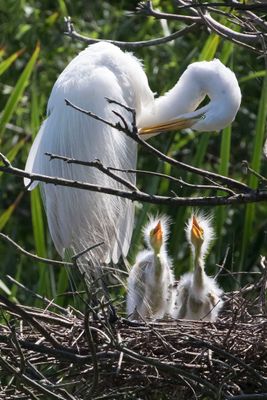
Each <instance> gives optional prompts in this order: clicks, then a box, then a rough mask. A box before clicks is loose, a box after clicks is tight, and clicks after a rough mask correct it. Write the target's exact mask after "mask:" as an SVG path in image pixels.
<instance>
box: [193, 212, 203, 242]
mask: <svg viewBox="0 0 267 400" xmlns="http://www.w3.org/2000/svg"><path fill="white" fill-rule="evenodd" d="M203 233H204V231H203V229H202V228H201V226H200V225H199V224H198V222H197V219H196V217H195V216H194V215H193V221H192V231H191V234H192V237H193V238H194V239H201V240H203Z"/></svg>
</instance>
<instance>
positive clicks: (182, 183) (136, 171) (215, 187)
mask: <svg viewBox="0 0 267 400" xmlns="http://www.w3.org/2000/svg"><path fill="white" fill-rule="evenodd" d="M108 169H110V170H112V171H120V172H125V173H127V174H140V175H151V176H158V177H160V178H164V179H168V180H169V181H172V182H175V183H177V184H179V185H180V186H181V187H182V186H186V187H190V188H192V189H204V190H221V191H225V192H226V193H229V194H231V195H235V194H236V193H235V192H234V191H233V190H231V189H229V188H226V187H224V186H220V185H216V184H214V185H198V184H194V183H188V182H185V181H184V180H183V179H182V178H175V177H174V176H171V175H167V174H163V173H161V172H154V171H146V170H140V169H122V168H114V167H108Z"/></svg>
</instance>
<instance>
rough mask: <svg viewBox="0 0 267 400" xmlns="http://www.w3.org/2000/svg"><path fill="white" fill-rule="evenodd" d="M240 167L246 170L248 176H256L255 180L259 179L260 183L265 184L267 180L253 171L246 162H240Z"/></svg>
mask: <svg viewBox="0 0 267 400" xmlns="http://www.w3.org/2000/svg"><path fill="white" fill-rule="evenodd" d="M242 165H243V166H244V167H245V168H246V172H249V173H250V174H252V175H254V176H256V178H258V179H260V180H261V181H262V182H267V178H265V176H263V175H261V174H259V173H258V172H257V171H255V170H254V169H252V168H251V167H250V166H249V163H248V162H247V161H246V160H243V161H242Z"/></svg>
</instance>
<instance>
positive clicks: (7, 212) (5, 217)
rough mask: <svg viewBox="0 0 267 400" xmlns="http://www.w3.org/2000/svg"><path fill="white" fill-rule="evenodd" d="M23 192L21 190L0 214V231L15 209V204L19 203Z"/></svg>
mask: <svg viewBox="0 0 267 400" xmlns="http://www.w3.org/2000/svg"><path fill="white" fill-rule="evenodd" d="M23 193H24V192H21V193H20V194H19V195H18V197H17V198H16V200H15V201H14V203H12V204H11V205H10V206H9V207H8V208H7V209H6V210H5V211H4V212H3V213H2V214H1V215H0V231H2V230H3V229H4V227H5V226H6V224H7V223H8V221H9V219H10V217H11V215H12V214H13V212H14V210H15V209H16V207H17V205H18V204H19V202H20V200H21V198H22V196H23Z"/></svg>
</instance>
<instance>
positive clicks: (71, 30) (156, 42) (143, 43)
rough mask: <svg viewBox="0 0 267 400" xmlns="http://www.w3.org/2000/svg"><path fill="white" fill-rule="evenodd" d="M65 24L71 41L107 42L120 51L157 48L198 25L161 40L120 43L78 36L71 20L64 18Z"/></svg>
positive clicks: (190, 26)
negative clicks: (120, 49)
mask: <svg viewBox="0 0 267 400" xmlns="http://www.w3.org/2000/svg"><path fill="white" fill-rule="evenodd" d="M65 22H66V24H67V31H66V32H64V34H65V35H66V36H69V37H70V38H72V39H76V40H79V41H80V42H84V43H87V44H93V43H101V42H107V43H111V44H114V45H116V46H118V47H120V48H122V49H126V48H142V47H149V46H158V45H160V44H164V43H168V42H170V41H172V40H174V39H177V38H179V37H182V36H184V35H185V34H187V33H189V32H191V31H193V30H195V29H196V28H198V24H196V23H193V24H191V25H189V26H187V27H185V28H182V29H181V30H179V31H177V32H174V33H172V34H171V35H168V36H164V37H162V38H158V39H152V40H143V41H140V42H121V41H118V40H105V39H92V38H89V37H86V36H83V35H80V34H79V33H77V32H76V31H75V29H74V26H73V23H72V22H71V18H70V17H67V18H65Z"/></svg>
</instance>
